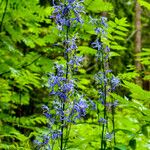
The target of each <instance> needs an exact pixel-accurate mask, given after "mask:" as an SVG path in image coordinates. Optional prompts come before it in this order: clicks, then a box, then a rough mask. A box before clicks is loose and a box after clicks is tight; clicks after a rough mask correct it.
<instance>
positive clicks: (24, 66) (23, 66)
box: [0, 55, 41, 76]
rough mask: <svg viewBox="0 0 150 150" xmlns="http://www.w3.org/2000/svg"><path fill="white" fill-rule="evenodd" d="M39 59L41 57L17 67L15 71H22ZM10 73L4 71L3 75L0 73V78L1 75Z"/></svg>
mask: <svg viewBox="0 0 150 150" xmlns="http://www.w3.org/2000/svg"><path fill="white" fill-rule="evenodd" d="M40 57H41V55H40V56H39V57H37V58H36V59H34V60H33V61H32V62H30V63H29V64H26V65H25V64H24V65H22V66H21V67H18V68H17V70H21V69H23V68H26V67H28V66H30V65H32V64H33V63H34V62H36V61H37V60H38V59H39V58H40ZM10 72H11V70H8V71H5V72H3V73H0V76H2V75H4V74H6V73H10Z"/></svg>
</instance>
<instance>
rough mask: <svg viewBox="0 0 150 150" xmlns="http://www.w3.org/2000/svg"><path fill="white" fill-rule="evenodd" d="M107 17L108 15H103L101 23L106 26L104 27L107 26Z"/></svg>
mask: <svg viewBox="0 0 150 150" xmlns="http://www.w3.org/2000/svg"><path fill="white" fill-rule="evenodd" d="M106 22H107V18H106V17H101V24H102V25H103V26H104V27H107V26H108V25H107V23H106Z"/></svg>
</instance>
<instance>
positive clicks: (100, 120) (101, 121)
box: [98, 118, 107, 124]
mask: <svg viewBox="0 0 150 150" xmlns="http://www.w3.org/2000/svg"><path fill="white" fill-rule="evenodd" d="M98 122H99V123H102V124H106V123H107V120H106V119H104V118H100V119H99V120H98Z"/></svg>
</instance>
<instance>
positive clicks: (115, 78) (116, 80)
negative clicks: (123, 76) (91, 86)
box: [111, 76, 120, 90]
mask: <svg viewBox="0 0 150 150" xmlns="http://www.w3.org/2000/svg"><path fill="white" fill-rule="evenodd" d="M119 83H120V80H119V79H118V78H117V77H114V76H113V77H112V79H111V85H112V90H115V89H116V87H117V86H118V85H119Z"/></svg>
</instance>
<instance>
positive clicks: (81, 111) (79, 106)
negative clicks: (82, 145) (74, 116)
mask: <svg viewBox="0 0 150 150" xmlns="http://www.w3.org/2000/svg"><path fill="white" fill-rule="evenodd" d="M87 108H88V105H87V103H86V101H85V100H82V99H81V100H80V101H79V102H78V103H76V104H75V105H74V109H75V110H76V111H77V113H78V118H80V117H81V116H85V115H86V109H87Z"/></svg>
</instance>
